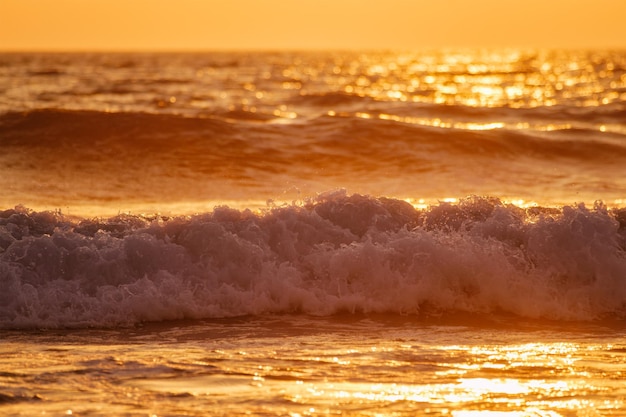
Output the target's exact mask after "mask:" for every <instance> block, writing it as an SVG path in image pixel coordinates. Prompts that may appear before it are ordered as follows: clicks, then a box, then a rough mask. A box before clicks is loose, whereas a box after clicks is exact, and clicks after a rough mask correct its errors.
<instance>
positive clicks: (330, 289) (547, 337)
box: [0, 49, 626, 417]
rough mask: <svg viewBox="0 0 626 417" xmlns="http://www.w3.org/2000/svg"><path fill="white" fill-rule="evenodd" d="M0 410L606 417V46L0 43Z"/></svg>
mask: <svg viewBox="0 0 626 417" xmlns="http://www.w3.org/2000/svg"><path fill="white" fill-rule="evenodd" d="M0 190H1V192H0V415H3V416H5V415H6V416H33V415H54V416H57V415H77V416H110V415H116V416H117V415H119V416H239V415H241V416H244V415H246V416H250V415H252V416H291V417H296V416H331V415H346V416H409V415H410V416H413V415H429V416H453V417H496V416H498V417H530V416H541V417H556V416H562V417H565V416H577V417H587V416H626V52H624V51H601V50H595V51H582V50H581V51H576V50H572V51H541V50H518V49H509V50H445V51H431V52H428V51H422V52H390V51H342V52H340V51H336V52H322V51H317V52H313V51H312V52H296V51H291V52H270V51H268V52H206V53H200V52H198V53H176V54H175V53H3V54H0Z"/></svg>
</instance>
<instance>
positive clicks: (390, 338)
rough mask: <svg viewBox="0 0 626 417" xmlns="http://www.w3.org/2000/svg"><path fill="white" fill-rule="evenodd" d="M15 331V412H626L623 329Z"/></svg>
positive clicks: (372, 326)
mask: <svg viewBox="0 0 626 417" xmlns="http://www.w3.org/2000/svg"><path fill="white" fill-rule="evenodd" d="M478 322H482V324H481V325H478V324H477V323H478ZM2 336H3V341H2V342H1V345H0V348H1V350H2V355H1V357H2V359H1V360H0V361H1V362H0V363H1V365H0V367H1V368H2V369H4V370H5V372H3V373H2V376H1V381H2V387H3V388H2V394H3V397H2V405H0V407H2V412H3V415H23V416H27V415H39V414H44V413H45V414H53V415H61V414H64V415H69V414H72V415H85V416H98V415H111V414H115V415H133V416H135V415H137V416H139V415H143V416H145V415H159V416H173V415H198V416H201V415H224V416H226V415H291V416H297V415H301V416H305V415H309V416H314V415H338V414H342V415H354V416H378V415H389V416H393V415H416V414H418V415H420V414H427V415H433V416H446V415H452V416H495V415H498V416H597V415H602V416H618V415H624V414H623V412H624V407H626V385H625V384H624V380H625V374H624V372H626V360H625V359H626V344H625V342H624V341H625V340H626V339H625V338H624V337H625V336H626V333H625V329H624V327H623V326H622V327H620V328H615V327H614V325H613V326H609V327H606V325H601V324H588V323H587V324H584V323H583V324H581V323H578V324H575V323H574V324H573V323H570V324H568V325H565V326H563V325H562V324H558V323H556V324H555V323H547V324H546V323H538V322H516V321H515V320H511V319H507V320H501V321H499V322H498V321H491V322H490V321H486V322H485V318H480V319H475V320H474V322H473V323H468V322H467V319H466V320H465V323H463V320H458V322H457V323H454V322H449V321H448V322H442V323H439V322H437V320H433V321H431V322H423V321H422V322H420V321H417V320H415V319H410V318H404V319H402V318H398V317H384V316H374V317H365V316H344V317H339V318H334V319H329V318H311V317H302V316H292V317H266V318H240V319H229V320H218V321H201V322H174V323H169V324H151V325H146V326H143V327H139V328H130V329H110V330H82V331H71V332H68V331H47V332H41V331H31V332H27V333H23V332H6V331H5V332H3V335H2Z"/></svg>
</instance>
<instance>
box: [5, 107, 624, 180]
mask: <svg viewBox="0 0 626 417" xmlns="http://www.w3.org/2000/svg"><path fill="white" fill-rule="evenodd" d="M273 119H274V117H272V116H271V115H267V114H255V113H251V112H243V111H225V112H220V113H214V114H207V115H205V116H203V117H195V118H192V117H183V116H176V115H169V114H149V113H102V112H96V111H69V110H52V109H49V110H33V111H30V112H20V113H8V114H3V115H0V147H7V146H12V147H19V148H41V147H45V148H46V149H48V150H60V149H62V150H63V152H64V155H65V156H66V157H71V154H72V152H79V153H80V151H81V149H93V148H94V146H98V147H101V148H102V147H114V148H120V152H122V151H124V150H126V151H128V152H127V153H128V155H129V156H130V155H132V154H133V150H140V151H141V153H142V154H144V153H145V152H153V151H156V152H157V153H159V152H160V153H166V152H167V153H170V154H171V155H172V156H175V155H176V153H177V152H181V153H184V154H185V155H187V156H189V155H193V154H194V153H195V154H196V155H198V156H201V155H202V156H207V155H209V154H210V155H213V156H214V158H213V160H214V162H215V163H216V164H219V163H220V161H222V162H223V163H227V164H230V163H231V160H230V159H229V158H230V157H235V156H236V153H235V152H233V151H236V150H239V151H242V152H241V155H244V156H246V157H244V158H240V162H241V163H244V164H245V163H246V162H250V161H252V159H251V158H249V157H248V156H249V155H250V153H252V154H254V155H255V159H254V161H255V163H257V164H258V163H264V161H263V159H264V158H267V161H265V162H267V164H265V165H266V166H268V165H270V164H274V163H278V164H290V163H291V161H292V160H294V159H295V158H298V157H302V156H305V157H306V158H305V159H299V161H300V162H301V163H302V164H304V166H305V165H306V163H307V162H308V163H309V164H310V165H315V166H319V165H320V164H322V163H325V162H329V161H330V162H332V161H335V162H336V163H338V164H341V165H343V166H345V164H350V163H351V161H354V162H355V163H363V162H366V163H368V164H370V168H371V169H374V170H376V169H377V168H378V166H379V165H380V164H385V163H386V162H388V161H394V164H396V165H397V166H406V167H407V168H411V167H415V166H416V164H419V163H421V162H424V161H428V160H433V159H440V158H442V157H444V158H465V157H467V156H476V155H479V156H481V157H483V158H500V157H503V156H504V157H506V156H507V155H508V156H514V157H516V158H517V157H519V156H529V157H531V158H538V159H551V158H554V157H566V158H572V159H573V160H579V161H584V162H586V163H589V162H594V161H597V162H600V163H607V162H611V161H617V162H620V163H621V161H623V160H624V158H626V141H622V140H608V139H607V140H599V139H598V132H595V131H588V130H585V129H575V128H571V129H568V131H567V135H564V134H562V133H560V132H559V131H556V132H535V131H532V130H519V131H516V130H506V129H494V130H485V131H481V130H479V131H473V130H463V129H441V128H438V127H432V126H423V125H419V124H407V123H398V122H395V121H393V120H381V119H376V118H374V119H362V118H359V117H355V116H352V115H345V116H337V117H330V116H323V117H319V118H316V119H313V120H308V121H305V122H299V123H294V124H267V123H254V124H251V123H249V122H251V121H254V122H267V121H271V120H273ZM249 138H257V140H251V139H249ZM243 148H245V149H246V150H245V151H243ZM278 149H280V152H279V151H278ZM198 152H199V153H198ZM442 152H444V153H443V154H442ZM120 156H123V154H120ZM220 156H221V157H223V158H220ZM283 158H284V159H283Z"/></svg>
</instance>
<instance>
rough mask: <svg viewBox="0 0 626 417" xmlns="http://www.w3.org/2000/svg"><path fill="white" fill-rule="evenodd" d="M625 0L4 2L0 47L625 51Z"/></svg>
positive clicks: (0, 13) (0, 8) (1, 2)
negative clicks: (510, 48)
mask: <svg viewBox="0 0 626 417" xmlns="http://www.w3.org/2000/svg"><path fill="white" fill-rule="evenodd" d="M624 21H626V0H376V1H374V0H0V50H4V51H16V50H17V51H19V50H28V51H32V50H37V51H39V50H53V51H64V50H65V51H75V50H94V51H101V50H105V51H111V50H163V51H171V50H259V49H261V50H277V49H278V50H280V49H402V50H407V49H432V48H445V47H450V48H457V47H473V48H476V47H485V48H492V47H494V48H499V47H533V48H624V49H626V24H624Z"/></svg>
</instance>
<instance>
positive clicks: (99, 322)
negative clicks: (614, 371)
mask: <svg viewBox="0 0 626 417" xmlns="http://www.w3.org/2000/svg"><path fill="white" fill-rule="evenodd" d="M0 286H1V287H2V291H1V292H0V328H40V327H89V326H98V327H99V326H124V325H133V324H137V323H140V322H144V321H162V320H177V319H201V318H222V317H234V316H242V315H263V314H310V315H325V316H326V315H334V314H343V313H346V312H349V313H388V314H398V315H399V314H402V315H415V316H418V317H428V316H432V315H439V316H441V315H446V314H459V313H479V314H482V313H489V314H500V313H503V314H507V315H514V316H519V317H523V318H545V319H551V320H583V321H589V320H597V319H602V318H607V317H609V318H614V319H615V318H616V319H618V320H623V319H624V318H626V210H625V209H615V210H608V209H607V208H606V207H605V206H603V205H602V204H600V203H598V204H596V205H595V206H594V207H593V208H589V207H585V206H584V205H578V206H565V207H562V208H560V209H549V208H539V207H535V208H527V209H523V208H520V207H517V206H513V205H507V204H504V203H502V202H501V201H500V200H498V199H496V198H485V197H468V198H466V199H464V200H461V201H460V202H459V203H455V204H452V203H441V204H438V205H435V206H432V207H430V208H428V209H425V210H417V209H415V208H414V207H413V206H411V205H409V204H408V203H406V202H404V201H401V200H395V199H390V198H384V197H381V198H375V197H370V196H365V195H359V194H354V195H348V194H346V193H345V192H342V191H338V192H333V193H328V194H324V195H321V196H319V197H318V198H317V199H315V200H312V201H309V202H307V203H304V204H302V205H297V206H296V205H291V206H284V207H277V208H273V209H268V210H267V211H265V212H261V213H254V212H251V211H249V210H245V211H238V210H234V209H231V208H228V207H217V208H215V209H214V210H213V211H212V212H208V213H204V214H197V215H194V216H185V217H171V218H166V217H162V216H152V217H146V216H133V215H119V216H116V217H113V218H109V219H73V218H69V217H66V216H63V215H62V214H60V213H55V212H33V211H31V210H28V209H26V208H24V207H16V208H14V209H9V210H5V211H2V212H0Z"/></svg>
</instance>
